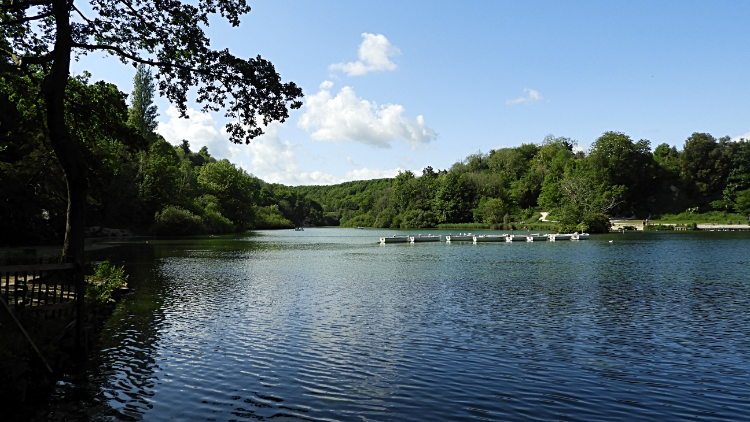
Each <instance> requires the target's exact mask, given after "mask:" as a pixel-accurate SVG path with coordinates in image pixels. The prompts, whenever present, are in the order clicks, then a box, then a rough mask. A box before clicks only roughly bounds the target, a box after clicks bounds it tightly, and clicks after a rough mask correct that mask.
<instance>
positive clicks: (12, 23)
mask: <svg viewBox="0 0 750 422" xmlns="http://www.w3.org/2000/svg"><path fill="white" fill-rule="evenodd" d="M48 16H52V12H48V13H43V14H41V15H36V16H29V17H26V18H23V19H16V20H14V21H5V22H0V26H10V25H18V24H21V23H26V22H31V21H35V20H37V19H44V18H46V17H48Z"/></svg>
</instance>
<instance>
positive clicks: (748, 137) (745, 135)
mask: <svg viewBox="0 0 750 422" xmlns="http://www.w3.org/2000/svg"><path fill="white" fill-rule="evenodd" d="M740 139H744V140H746V141H750V132H747V133H746V134H744V135H739V136H735V137H733V138H732V141H734V142H738V141H739V140H740Z"/></svg>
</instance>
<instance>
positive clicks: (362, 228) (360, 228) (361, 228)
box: [355, 226, 365, 230]
mask: <svg viewBox="0 0 750 422" xmlns="http://www.w3.org/2000/svg"><path fill="white" fill-rule="evenodd" d="M355 229H357V230H364V229H365V228H364V227H359V226H357V227H355Z"/></svg>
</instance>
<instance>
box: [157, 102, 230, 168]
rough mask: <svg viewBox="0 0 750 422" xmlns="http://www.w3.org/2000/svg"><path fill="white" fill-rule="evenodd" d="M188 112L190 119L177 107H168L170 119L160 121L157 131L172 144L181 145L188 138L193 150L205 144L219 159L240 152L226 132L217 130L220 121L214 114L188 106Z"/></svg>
mask: <svg viewBox="0 0 750 422" xmlns="http://www.w3.org/2000/svg"><path fill="white" fill-rule="evenodd" d="M187 114H188V116H189V117H190V118H189V119H181V118H180V112H179V111H178V110H177V108H176V107H175V106H170V107H169V108H168V109H167V116H169V121H167V122H159V125H158V126H157V127H156V133H158V134H160V135H161V136H163V137H164V139H166V140H167V142H169V143H170V144H172V145H180V144H182V140H183V139H187V140H188V142H190V149H191V150H192V151H198V150H200V149H201V148H202V147H204V146H205V147H207V148H208V152H209V153H210V154H211V155H212V156H213V157H216V158H219V159H222V158H228V159H230V160H231V159H232V158H233V157H234V156H236V154H237V153H239V151H240V150H239V149H238V148H237V147H234V146H233V144H232V143H231V142H229V137H228V136H227V135H226V133H224V131H223V130H222V131H219V130H216V126H217V125H218V123H217V122H216V120H214V118H213V116H211V115H210V114H208V113H201V112H199V111H196V110H193V109H192V108H188V110H187Z"/></svg>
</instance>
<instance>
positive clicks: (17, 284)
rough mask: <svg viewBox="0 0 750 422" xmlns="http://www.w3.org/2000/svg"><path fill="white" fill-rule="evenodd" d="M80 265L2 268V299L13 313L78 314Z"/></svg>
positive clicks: (0, 269)
mask: <svg viewBox="0 0 750 422" xmlns="http://www.w3.org/2000/svg"><path fill="white" fill-rule="evenodd" d="M76 269H77V266H76V264H72V263H71V264H33V265H10V266H2V267H0V295H2V297H3V299H5V302H6V303H7V304H8V306H9V307H10V308H11V309H14V308H15V310H21V309H24V310H29V311H38V312H43V313H44V314H45V316H61V315H63V314H68V313H72V312H74V310H75V306H74V304H75V301H76V285H75V274H76Z"/></svg>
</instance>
